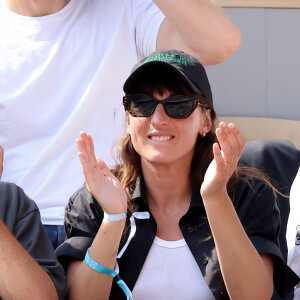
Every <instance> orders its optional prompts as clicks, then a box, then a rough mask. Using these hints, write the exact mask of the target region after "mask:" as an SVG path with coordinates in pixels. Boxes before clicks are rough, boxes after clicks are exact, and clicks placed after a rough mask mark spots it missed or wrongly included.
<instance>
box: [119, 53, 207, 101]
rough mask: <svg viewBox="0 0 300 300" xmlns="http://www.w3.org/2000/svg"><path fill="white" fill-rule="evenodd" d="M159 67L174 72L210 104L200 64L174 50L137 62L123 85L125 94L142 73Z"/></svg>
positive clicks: (193, 58) (202, 68) (189, 56)
mask: <svg viewBox="0 0 300 300" xmlns="http://www.w3.org/2000/svg"><path fill="white" fill-rule="evenodd" d="M160 66H167V67H169V68H170V69H171V70H173V71H176V72H177V73H178V74H179V75H180V76H181V78H182V79H183V80H184V81H185V82H186V83H187V84H188V86H189V87H190V88H191V89H192V90H193V91H194V92H195V93H198V94H201V95H202V96H203V97H204V98H205V99H206V100H208V101H210V102H211V103H212V101H213V98H212V93H211V89H210V84H209V81H208V78H207V75H206V71H205V69H204V67H203V66H202V64H201V63H200V62H199V61H198V60H197V59H196V58H195V57H193V56H191V55H189V54H187V53H184V52H182V51H178V50H175V49H172V50H162V51H156V52H153V53H152V54H150V55H149V56H148V57H147V58H144V59H142V60H141V61H139V62H138V63H137V64H136V65H135V66H134V67H133V69H132V71H131V74H130V76H129V77H128V78H127V80H126V81H125V83H124V86H123V90H124V92H125V94H128V93H129V91H130V90H131V87H132V86H133V85H134V84H135V81H136V79H137V78H139V77H140V76H143V73H144V72H151V71H153V68H154V67H156V68H158V69H159V67H160Z"/></svg>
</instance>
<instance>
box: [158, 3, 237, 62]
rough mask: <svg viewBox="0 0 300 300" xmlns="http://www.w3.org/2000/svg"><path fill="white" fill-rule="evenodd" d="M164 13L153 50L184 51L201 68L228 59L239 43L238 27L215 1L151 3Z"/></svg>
mask: <svg viewBox="0 0 300 300" xmlns="http://www.w3.org/2000/svg"><path fill="white" fill-rule="evenodd" d="M154 2H155V3H156V4H157V6H158V7H159V8H160V9H161V10H162V12H163V13H164V14H165V16H166V19H165V20H164V21H163V23H162V25H161V28H160V31H159V34H158V39H157V50H163V49H173V48H176V49H178V50H181V51H184V52H187V53H189V54H191V55H193V56H194V57H196V58H197V59H198V60H199V61H201V63H202V64H204V65H214V64H217V63H220V62H222V61H224V60H226V59H227V58H229V57H230V56H231V55H232V54H233V53H234V52H235V51H236V50H237V49H238V47H239V45H240V43H241V33H240V30H239V28H238V27H237V26H236V25H235V24H234V23H233V22H232V21H231V19H230V18H229V17H228V15H227V14H226V13H225V12H224V10H223V9H222V8H221V7H220V6H219V5H218V4H217V1H216V0H188V1H187V0H176V1H173V0H154Z"/></svg>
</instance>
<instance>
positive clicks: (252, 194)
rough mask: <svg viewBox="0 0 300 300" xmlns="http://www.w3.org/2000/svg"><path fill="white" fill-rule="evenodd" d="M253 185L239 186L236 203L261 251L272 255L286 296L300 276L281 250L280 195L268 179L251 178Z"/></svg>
mask: <svg viewBox="0 0 300 300" xmlns="http://www.w3.org/2000/svg"><path fill="white" fill-rule="evenodd" d="M250 185H251V186H250V187H249V184H248V183H246V182H244V183H240V184H239V185H238V187H237V193H236V199H235V201H234V205H235V207H236V210H237V212H238V215H239V218H240V220H241V223H242V225H243V227H244V229H245V232H246V233H247V235H248V237H249V239H250V240H251V242H252V244H253V245H254V247H255V248H256V250H257V252H258V253H259V254H270V255H272V257H273V259H274V286H275V288H276V291H277V292H278V294H279V295H280V296H281V297H283V296H285V295H286V294H287V292H288V291H289V290H290V289H292V288H293V286H295V284H297V280H298V278H297V277H294V276H293V275H292V273H293V272H292V271H291V270H290V268H289V267H288V266H287V265H286V262H285V260H284V258H283V257H282V253H281V251H280V247H279V239H278V238H279V231H280V222H281V220H280V213H279V208H278V204H277V200H276V196H275V195H274V193H273V191H272V189H271V188H270V187H268V186H267V185H266V184H265V183H264V182H261V181H258V180H251V182H250ZM287 278H288V280H287ZM287 281H288V282H287ZM287 283H288V284H287Z"/></svg>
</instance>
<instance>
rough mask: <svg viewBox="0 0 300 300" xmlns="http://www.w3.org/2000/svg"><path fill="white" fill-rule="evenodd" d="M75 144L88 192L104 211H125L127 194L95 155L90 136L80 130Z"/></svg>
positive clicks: (112, 212) (116, 212) (110, 212)
mask: <svg viewBox="0 0 300 300" xmlns="http://www.w3.org/2000/svg"><path fill="white" fill-rule="evenodd" d="M76 144H77V148H78V156H79V159H80V162H81V167H82V171H83V174H84V177H85V181H86V184H87V188H88V190H89V192H90V193H91V194H92V195H93V196H94V198H95V199H96V200H97V201H98V203H99V204H100V206H101V207H102V209H103V210H104V211H105V212H106V213H109V214H118V213H122V212H124V211H127V194H126V192H125V190H124V188H123V187H122V185H121V183H120V181H119V180H118V179H117V178H116V177H115V176H114V175H113V174H112V173H111V172H110V170H109V168H108V167H107V166H106V164H105V163H104V161H103V160H101V159H100V158H99V157H96V156H95V153H94V144H93V139H92V137H91V136H90V135H89V134H86V133H85V132H81V133H80V138H78V139H77V140H76Z"/></svg>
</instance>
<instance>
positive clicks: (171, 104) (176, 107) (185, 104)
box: [164, 99, 197, 119]
mask: <svg viewBox="0 0 300 300" xmlns="http://www.w3.org/2000/svg"><path fill="white" fill-rule="evenodd" d="M164 107H165V110H166V113H167V114H168V116H169V117H171V118H176V119H186V118H188V117H189V116H190V115H191V114H192V112H193V111H194V110H195V109H196V107H197V102H196V101H195V100H194V99H182V100H178V101H173V100H172V101H166V103H164Z"/></svg>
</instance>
